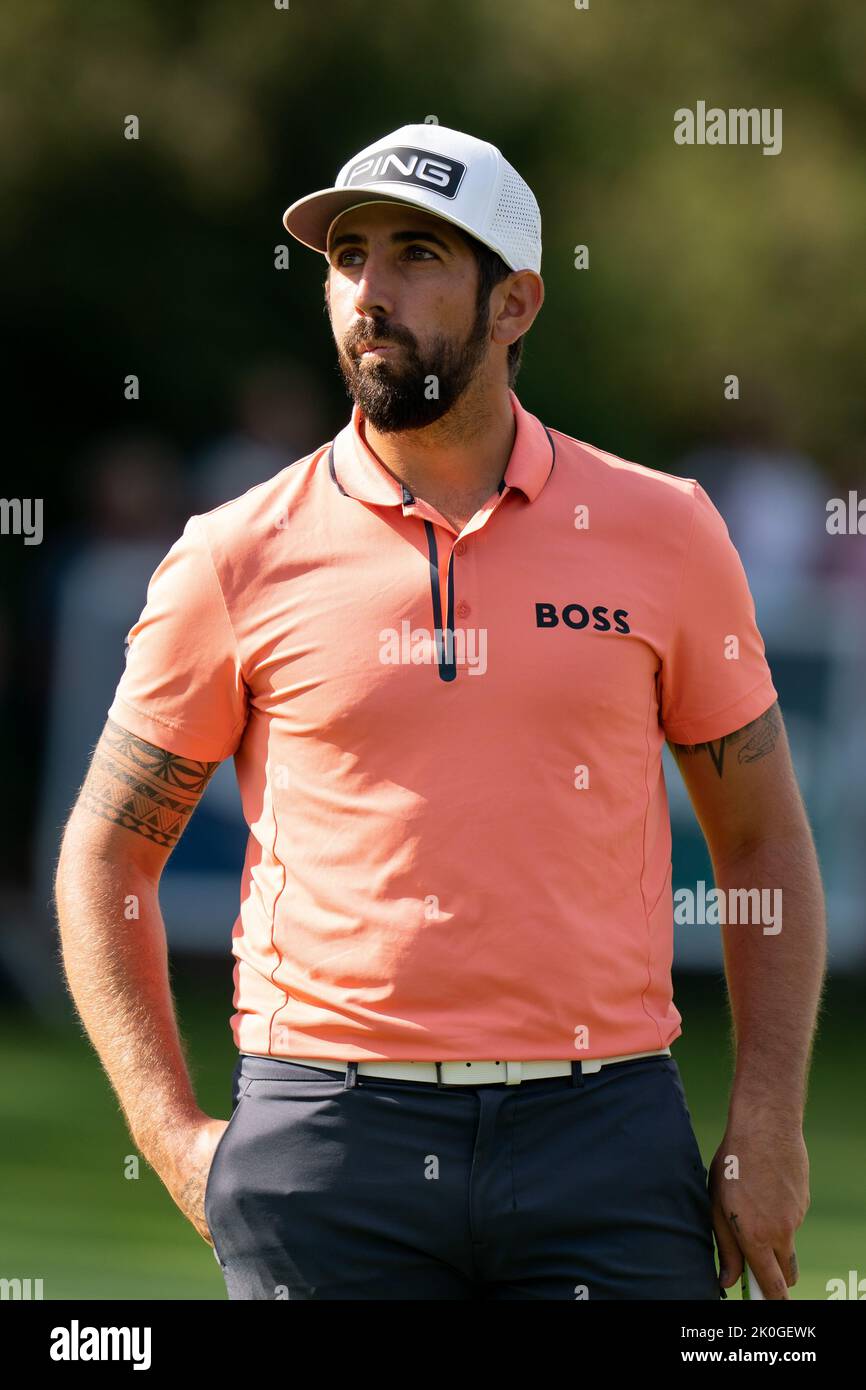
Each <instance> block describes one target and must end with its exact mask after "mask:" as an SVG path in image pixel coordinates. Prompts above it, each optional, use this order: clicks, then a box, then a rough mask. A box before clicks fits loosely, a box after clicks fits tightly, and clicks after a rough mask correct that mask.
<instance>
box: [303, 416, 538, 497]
mask: <svg viewBox="0 0 866 1390" xmlns="http://www.w3.org/2000/svg"><path fill="white" fill-rule="evenodd" d="M508 395H509V397H510V399H511V409H512V411H513V412H514V418H515V421H516V424H517V430H516V433H515V436H514V446H513V448H512V450H511V457H510V458H509V460H508V465H507V467H506V469H505V475H504V482H505V484H506V485H507V486H508V487H511V488H519V489H520V491H521V492H522V493H523V494H524V496H525V497H526V498H527V499H528V501H530V502H533V501H534V500H535V498H536V497H537V496H538V494H539V493H540V492H541V489H542V488H543V487H544V484H545V483H546V482H547V479H548V478H549V477H550V474H551V472H552V470H553V461H554V456H555V449H554V445H553V440H552V439H551V437H550V435H549V433H548V431H547V429H546V428H545V426H544V425H543V424H542V423H541V421H540V420H538V419H537V418H536V417H535V416H534V415H530V413H529V411H528V410H524V409H523V406H522V405H521V404H520V402H519V400H518V399H517V397H516V395H515V394H514V392H513V391H511V390H509V392H508ZM362 421H363V415H362V413H361V408H360V406H359V405H357V404H356V405H354V406H353V407H352V418H351V420H350V421H349V423H348V425H346V426H345V428H344V429H342V430H340V433H339V434H338V435H337V436H336V438H335V439H334V443H333V446H332V448H331V450H330V455H329V466H330V470H331V476H332V478H333V480H334V482H335V483H336V484H337V486H338V487H339V489H340V491H341V492H343V493H346V494H347V495H348V496H349V497H354V498H356V499H357V500H358V501H359V502H369V503H372V504H373V505H374V506H377V507H387V506H397V505H402V504H403V503H405V502H411V501H412V498H411V494H410V493H409V492H408V490H407V489H406V488H405V487H404V486H403V485H402V484H401V483H400V482H398V480H397V479H396V478H395V477H394V476H393V475H392V474H391V473H389V472H388V470H387V468H385V467H384V465H383V464H382V463H380V462H379V459H378V458H377V457H376V455H375V454H374V453H373V451H372V449H371V448H370V447H369V445H368V444H367V442H366V440H365V439H364V437H363V434H362V432H361V424H362Z"/></svg>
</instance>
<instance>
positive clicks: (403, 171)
mask: <svg viewBox="0 0 866 1390" xmlns="http://www.w3.org/2000/svg"><path fill="white" fill-rule="evenodd" d="M465 173H466V165H465V164H461V163H460V160H459V159H449V158H448V157H447V156H446V155H444V154H431V153H430V151H429V150H416V149H413V148H412V146H411V145H395V146H394V147H393V149H390V150H380V151H379V153H378V154H375V155H369V156H368V157H367V158H366V159H359V160H358V162H357V164H353V165H352V167H351V169H350V170H349V172H348V174H347V175H346V181H345V184H344V187H345V188H352V187H354V185H355V184H359V183H375V182H376V181H379V182H382V183H414V184H417V185H418V186H419V188H431V189H432V190H433V192H434V193H441V194H442V197H443V198H454V197H456V195H457V190H458V188H459V187H460V184H461V182H462V180H463V175H464V174H465Z"/></svg>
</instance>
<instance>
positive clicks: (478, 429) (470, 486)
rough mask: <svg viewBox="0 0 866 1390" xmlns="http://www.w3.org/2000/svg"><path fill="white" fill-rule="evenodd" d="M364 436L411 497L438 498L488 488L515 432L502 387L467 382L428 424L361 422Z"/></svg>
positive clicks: (480, 494) (484, 492)
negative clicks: (407, 426) (382, 426)
mask: <svg viewBox="0 0 866 1390" xmlns="http://www.w3.org/2000/svg"><path fill="white" fill-rule="evenodd" d="M363 431H364V438H365V439H366V441H367V444H368V445H369V447H370V448H371V449H372V450H373V452H374V453H375V454H376V455H377V457H378V458H379V459H380V461H381V462H382V463H383V464H384V466H385V467H386V468H387V469H388V472H389V473H392V474H393V476H394V477H395V478H397V479H399V481H400V482H402V483H405V484H406V486H407V487H408V489H409V491H410V492H411V493H413V495H414V496H416V497H422V498H424V500H425V501H428V502H430V503H431V504H432V505H433V506H437V505H438V502H440V501H444V500H446V499H449V500H458V499H464V500H466V501H467V502H469V503H471V502H472V501H474V500H475V499H476V498H477V499H480V500H479V501H478V503H477V505H478V506H481V505H482V504H483V503H484V502H485V501H486V500H487V498H488V497H489V496H490V495H491V493H493V492H494V491H495V490H496V488H497V486H498V484H499V480H500V479H501V478H502V476H503V474H504V472H505V469H506V467H507V464H508V460H509V458H510V457H511V451H512V448H513V447H514V436H515V432H516V426H515V420H514V412H513V411H512V409H511V400H510V397H509V395H508V387H507V386H505V385H497V386H495V387H492V388H491V387H485V385H483V384H481V385H479V386H478V387H476V388H475V389H473V387H471V386H470V387H469V389H468V390H467V391H465V392H464V394H463V395H462V396H461V398H460V400H459V401H458V402H457V403H456V405H454V406H453V407H452V409H451V410H449V411H448V414H447V415H445V416H443V418H442V419H441V420H436V421H435V423H434V424H432V425H426V426H425V427H424V428H423V429H420V430H405V431H402V432H400V433H396V434H382V433H381V432H380V431H379V430H376V429H374V428H373V426H372V425H371V424H369V422H368V421H366V420H365V421H364V422H363Z"/></svg>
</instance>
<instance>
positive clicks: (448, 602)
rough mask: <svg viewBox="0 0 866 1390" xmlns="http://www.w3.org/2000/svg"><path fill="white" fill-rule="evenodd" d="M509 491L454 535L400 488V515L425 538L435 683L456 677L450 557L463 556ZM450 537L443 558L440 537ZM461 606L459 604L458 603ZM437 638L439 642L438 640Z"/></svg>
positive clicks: (499, 494)
mask: <svg viewBox="0 0 866 1390" xmlns="http://www.w3.org/2000/svg"><path fill="white" fill-rule="evenodd" d="M509 491H510V488H509V487H507V486H505V487H503V489H502V491H501V492H499V491H497V492H496V493H494V494H493V496H492V497H490V498H489V499H488V500H487V502H485V504H484V506H483V507H480V508H479V509H478V511H477V512H476V513H475V514H474V516H472V517H470V518H469V520H468V521H467V523H466V525H465V526H464V527H463V530H462V531H460V532H459V533H458V532H456V531H455V530H454V528H453V526H451V525H450V523H449V522H447V521H446V520H445V518H444V517H443V516H442V515H441V514H440V513H439V512H437V511H436V509H435V507H431V506H430V505H429V504H428V503H427V502H424V501H423V500H422V499H420V498H415V497H413V496H412V493H411V492H410V491H409V489H408V488H407V487H406V486H405V484H404V485H403V515H404V516H412V517H417V518H418V519H419V520H421V521H423V523H424V529H425V532H426V535H427V555H428V562H429V567H430V595H431V603H432V609H433V628H434V632H435V633H436V652H437V660H436V669H437V671H438V674H439V679H440V680H443V681H453V680H454V679H455V678H456V676H457V660H456V652H455V647H454V619H455V616H457V617H460V616H465V615H461V613H460V611H459V604H457V605H456V614H455V599H454V556H455V555H462V554H464V553H465V549H466V545H465V540H466V537H467V536H471V535H472V534H473V533H474V532H476V531H480V530H481V529H482V527H484V526H486V525H487V523H488V522H489V520H490V518H491V517H492V515H493V513H494V512H495V511H496V509H497V507H498V506H499V505H500V503H501V502H502V501H503V499H504V498H505V497H506V496H507V494H508V493H509ZM445 536H450V537H451V538H452V539H451V544H450V546H449V547H448V549H447V554H446V551H445V549H444V548H443V546H442V544H441V543H440V539H441V537H445ZM461 602H462V600H461ZM439 634H441V640H440V636H439Z"/></svg>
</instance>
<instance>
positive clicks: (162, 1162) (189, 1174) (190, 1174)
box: [143, 1110, 229, 1246]
mask: <svg viewBox="0 0 866 1390" xmlns="http://www.w3.org/2000/svg"><path fill="white" fill-rule="evenodd" d="M228 1123H229V1122H228V1120H215V1119H212V1118H211V1117H210V1115H206V1114H205V1113H204V1111H203V1110H202V1111H200V1112H199V1118H197V1119H194V1120H193V1121H192V1122H191V1123H190V1124H189V1125H184V1126H182V1127H175V1128H173V1130H172V1132H171V1134H170V1135H169V1136H165V1137H162V1138H161V1140H160V1145H159V1150H158V1152H153V1151H151V1152H149V1153H144V1157H145V1158H146V1159H147V1161H148V1163H149V1164H150V1166H151V1168H153V1170H154V1172H156V1173H158V1175H159V1177H160V1178H161V1179H162V1182H163V1183H164V1185H165V1187H166V1188H167V1189H168V1192H169V1194H170V1196H171V1197H172V1199H173V1201H174V1202H175V1204H176V1205H177V1206H178V1207H179V1208H180V1210H181V1211H182V1212H183V1214H184V1216H185V1217H186V1218H187V1220H188V1221H190V1222H192V1224H193V1226H195V1228H196V1230H197V1231H198V1233H199V1235H200V1236H201V1237H202V1239H203V1240H206V1241H207V1243H208V1245H211V1246H212V1245H213V1241H212V1239H211V1234H210V1231H209V1230H208V1225H207V1222H206V1220H205V1215H204V1198H205V1191H206V1188H207V1180H208V1174H209V1173H210V1169H211V1164H212V1162H213V1156H214V1153H215V1152H216V1147H217V1144H218V1143H219V1141H220V1139H221V1138H222V1136H223V1134H224V1133H225V1131H226V1129H227V1128H228ZM143 1152H144V1151H143Z"/></svg>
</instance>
